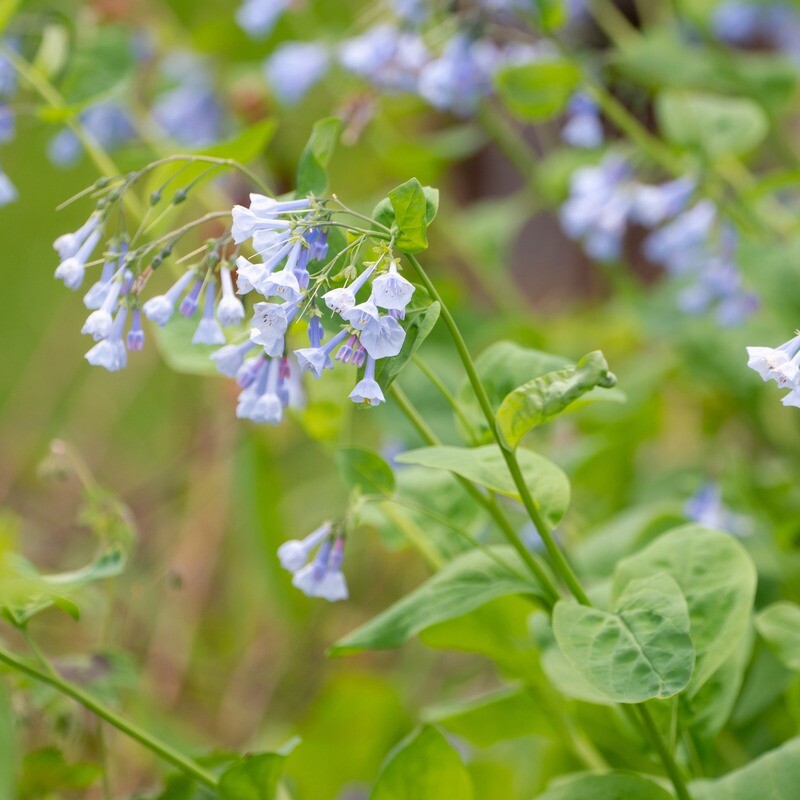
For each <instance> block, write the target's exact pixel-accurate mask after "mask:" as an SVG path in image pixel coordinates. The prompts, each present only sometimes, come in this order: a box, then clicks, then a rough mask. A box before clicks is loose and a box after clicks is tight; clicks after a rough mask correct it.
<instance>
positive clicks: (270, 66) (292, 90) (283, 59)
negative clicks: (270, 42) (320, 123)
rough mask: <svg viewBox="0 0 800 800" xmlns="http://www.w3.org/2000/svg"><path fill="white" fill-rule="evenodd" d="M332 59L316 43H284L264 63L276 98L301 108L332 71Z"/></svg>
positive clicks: (265, 72) (285, 103)
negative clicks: (319, 82) (310, 93)
mask: <svg viewBox="0 0 800 800" xmlns="http://www.w3.org/2000/svg"><path fill="white" fill-rule="evenodd" d="M329 61H330V55H329V53H328V51H327V49H326V48H325V47H323V46H322V45H320V44H318V43H316V42H284V43H283V44H281V45H280V46H279V47H277V48H276V49H275V51H274V52H273V54H272V55H271V56H270V57H269V58H268V59H267V60H266V61H265V62H264V75H265V76H266V79H267V83H269V86H270V89H271V90H272V93H273V95H275V97H276V98H277V99H278V100H279V101H280V102H281V103H283V104H284V105H287V106H293V105H297V103H299V102H300V101H301V100H302V99H303V98H304V97H305V96H306V94H307V93H308V91H309V90H310V89H311V88H312V87H313V86H314V85H315V84H316V83H317V82H318V81H319V80H320V79H321V78H322V76H323V75H324V74H325V73H326V72H327V70H328V64H329Z"/></svg>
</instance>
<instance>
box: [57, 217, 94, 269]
mask: <svg viewBox="0 0 800 800" xmlns="http://www.w3.org/2000/svg"><path fill="white" fill-rule="evenodd" d="M100 222H101V217H100V214H98V213H97V212H95V213H94V214H92V215H91V216H90V217H89V219H87V220H86V222H84V223H83V225H81V227H80V228H78V230H76V231H75V232H74V233H64V234H62V235H61V236H59V237H58V239H56V240H55V242H53V248H54V249H55V251H56V253H58V257H59V258H60V259H61V260H62V261H64V260H65V259H67V258H69V257H70V256H74V255H75V254H76V253H77V252H78V250H80V247H81V245H82V244H83V243H84V242H85V241H86V239H87V238H88V237H89V235H90V234H92V233H94V231H95V230H96V229H97V227H98V226H99V225H100ZM98 240H99V236H98Z"/></svg>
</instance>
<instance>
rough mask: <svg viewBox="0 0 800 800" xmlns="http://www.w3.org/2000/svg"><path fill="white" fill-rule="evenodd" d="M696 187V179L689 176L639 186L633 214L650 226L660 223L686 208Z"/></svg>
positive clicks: (632, 210)
mask: <svg viewBox="0 0 800 800" xmlns="http://www.w3.org/2000/svg"><path fill="white" fill-rule="evenodd" d="M695 188H696V185H695V182H694V180H693V179H692V178H689V177H683V178H677V179H676V180H674V181H668V182H667V183H662V184H661V185H660V186H644V185H642V186H639V187H638V189H637V190H636V197H635V201H634V205H633V208H632V209H631V216H632V217H633V219H634V220H635V221H636V222H638V223H640V224H641V225H644V226H646V227H648V228H652V227H653V226H654V225H659V224H660V223H662V222H664V221H665V220H667V219H669V218H671V217H674V216H675V215H677V214H679V213H680V212H682V211H683V210H684V209H685V208H686V204H687V203H688V202H689V199H690V198H691V196H692V194H693V193H694V190H695Z"/></svg>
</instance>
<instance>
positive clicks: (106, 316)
mask: <svg viewBox="0 0 800 800" xmlns="http://www.w3.org/2000/svg"><path fill="white" fill-rule="evenodd" d="M122 288H123V275H122V273H121V272H120V273H118V274H117V276H116V279H114V278H112V280H111V282H110V286H109V288H108V291H107V292H106V296H105V298H104V299H103V302H102V303H101V305H100V308H98V309H97V310H96V311H92V313H91V314H89V316H88V317H87V318H86V322H85V323H84V325H83V328H81V333H85V334H88V335H89V336H91V337H92V338H93V339H94V340H95V341H96V342H99V341H100V340H101V339H105V338H106V336H108V335H109V333H110V331H111V326H112V325H113V323H114V319H113V316H112V315H113V314H114V312H115V311H116V310H117V302H118V300H119V296H120V292H122Z"/></svg>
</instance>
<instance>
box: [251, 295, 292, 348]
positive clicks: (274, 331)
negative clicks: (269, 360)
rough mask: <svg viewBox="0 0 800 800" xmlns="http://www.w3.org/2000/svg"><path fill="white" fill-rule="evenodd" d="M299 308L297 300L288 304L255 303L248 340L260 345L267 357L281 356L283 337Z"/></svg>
mask: <svg viewBox="0 0 800 800" xmlns="http://www.w3.org/2000/svg"><path fill="white" fill-rule="evenodd" d="M299 308H300V300H299V299H298V300H295V301H294V302H289V303H256V304H255V305H254V306H253V320H252V325H253V327H252V328H251V329H250V340H251V341H253V342H255V343H256V344H260V345H261V346H262V347H263V348H264V352H266V354H267V355H269V356H280V355H283V349H284V336H285V335H286V331H287V330H288V328H289V325H290V324H291V322H292V320H293V319H294V318H295V316H296V314H297V312H298V310H299Z"/></svg>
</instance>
